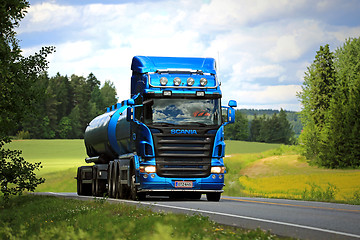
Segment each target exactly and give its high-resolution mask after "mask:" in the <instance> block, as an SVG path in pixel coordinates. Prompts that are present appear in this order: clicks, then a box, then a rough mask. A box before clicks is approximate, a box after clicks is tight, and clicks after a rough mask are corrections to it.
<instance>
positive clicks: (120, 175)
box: [116, 164, 127, 199]
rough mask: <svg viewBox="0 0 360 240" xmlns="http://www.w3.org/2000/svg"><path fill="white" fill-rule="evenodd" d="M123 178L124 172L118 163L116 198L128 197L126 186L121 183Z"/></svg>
mask: <svg viewBox="0 0 360 240" xmlns="http://www.w3.org/2000/svg"><path fill="white" fill-rule="evenodd" d="M122 179H123V172H122V171H121V170H120V164H118V165H117V176H116V182H117V185H116V188H117V190H116V192H117V196H116V198H119V199H125V198H126V197H127V195H126V188H125V186H124V185H123V184H121V180H122Z"/></svg>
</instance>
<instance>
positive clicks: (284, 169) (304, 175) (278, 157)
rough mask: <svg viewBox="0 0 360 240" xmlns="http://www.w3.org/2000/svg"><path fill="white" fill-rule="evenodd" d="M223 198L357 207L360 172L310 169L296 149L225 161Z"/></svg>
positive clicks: (250, 155) (277, 150) (240, 155)
mask: <svg viewBox="0 0 360 240" xmlns="http://www.w3.org/2000/svg"><path fill="white" fill-rule="evenodd" d="M225 162H226V165H227V166H228V170H229V171H228V174H227V176H226V178H225V181H226V187H225V189H224V190H225V193H224V194H225V195H229V196H246V197H266V198H287V199H301V200H315V201H329V202H342V203H350V204H360V170H350V169H339V170H334V169H324V168H318V167H314V166H309V164H308V163H307V162H306V160H305V159H304V158H302V157H300V156H299V155H298V154H297V147H296V146H281V147H280V148H277V149H272V150H269V151H266V152H263V153H261V154H239V155H236V154H235V155H232V156H231V157H229V158H226V159H225Z"/></svg>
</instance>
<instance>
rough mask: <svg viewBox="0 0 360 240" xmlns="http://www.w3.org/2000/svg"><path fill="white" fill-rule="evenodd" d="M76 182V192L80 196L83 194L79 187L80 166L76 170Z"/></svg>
mask: <svg viewBox="0 0 360 240" xmlns="http://www.w3.org/2000/svg"><path fill="white" fill-rule="evenodd" d="M76 183H77V194H78V195H79V196H81V195H83V193H82V188H81V167H78V170H77V174H76Z"/></svg>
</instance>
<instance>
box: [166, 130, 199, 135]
mask: <svg viewBox="0 0 360 240" xmlns="http://www.w3.org/2000/svg"><path fill="white" fill-rule="evenodd" d="M171 134H197V132H196V130H188V129H171Z"/></svg>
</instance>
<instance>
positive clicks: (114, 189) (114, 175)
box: [111, 162, 118, 198]
mask: <svg viewBox="0 0 360 240" xmlns="http://www.w3.org/2000/svg"><path fill="white" fill-rule="evenodd" d="M117 165H118V164H117V162H113V167H112V172H111V190H112V191H111V196H112V198H116V197H117V172H118V171H117Z"/></svg>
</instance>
